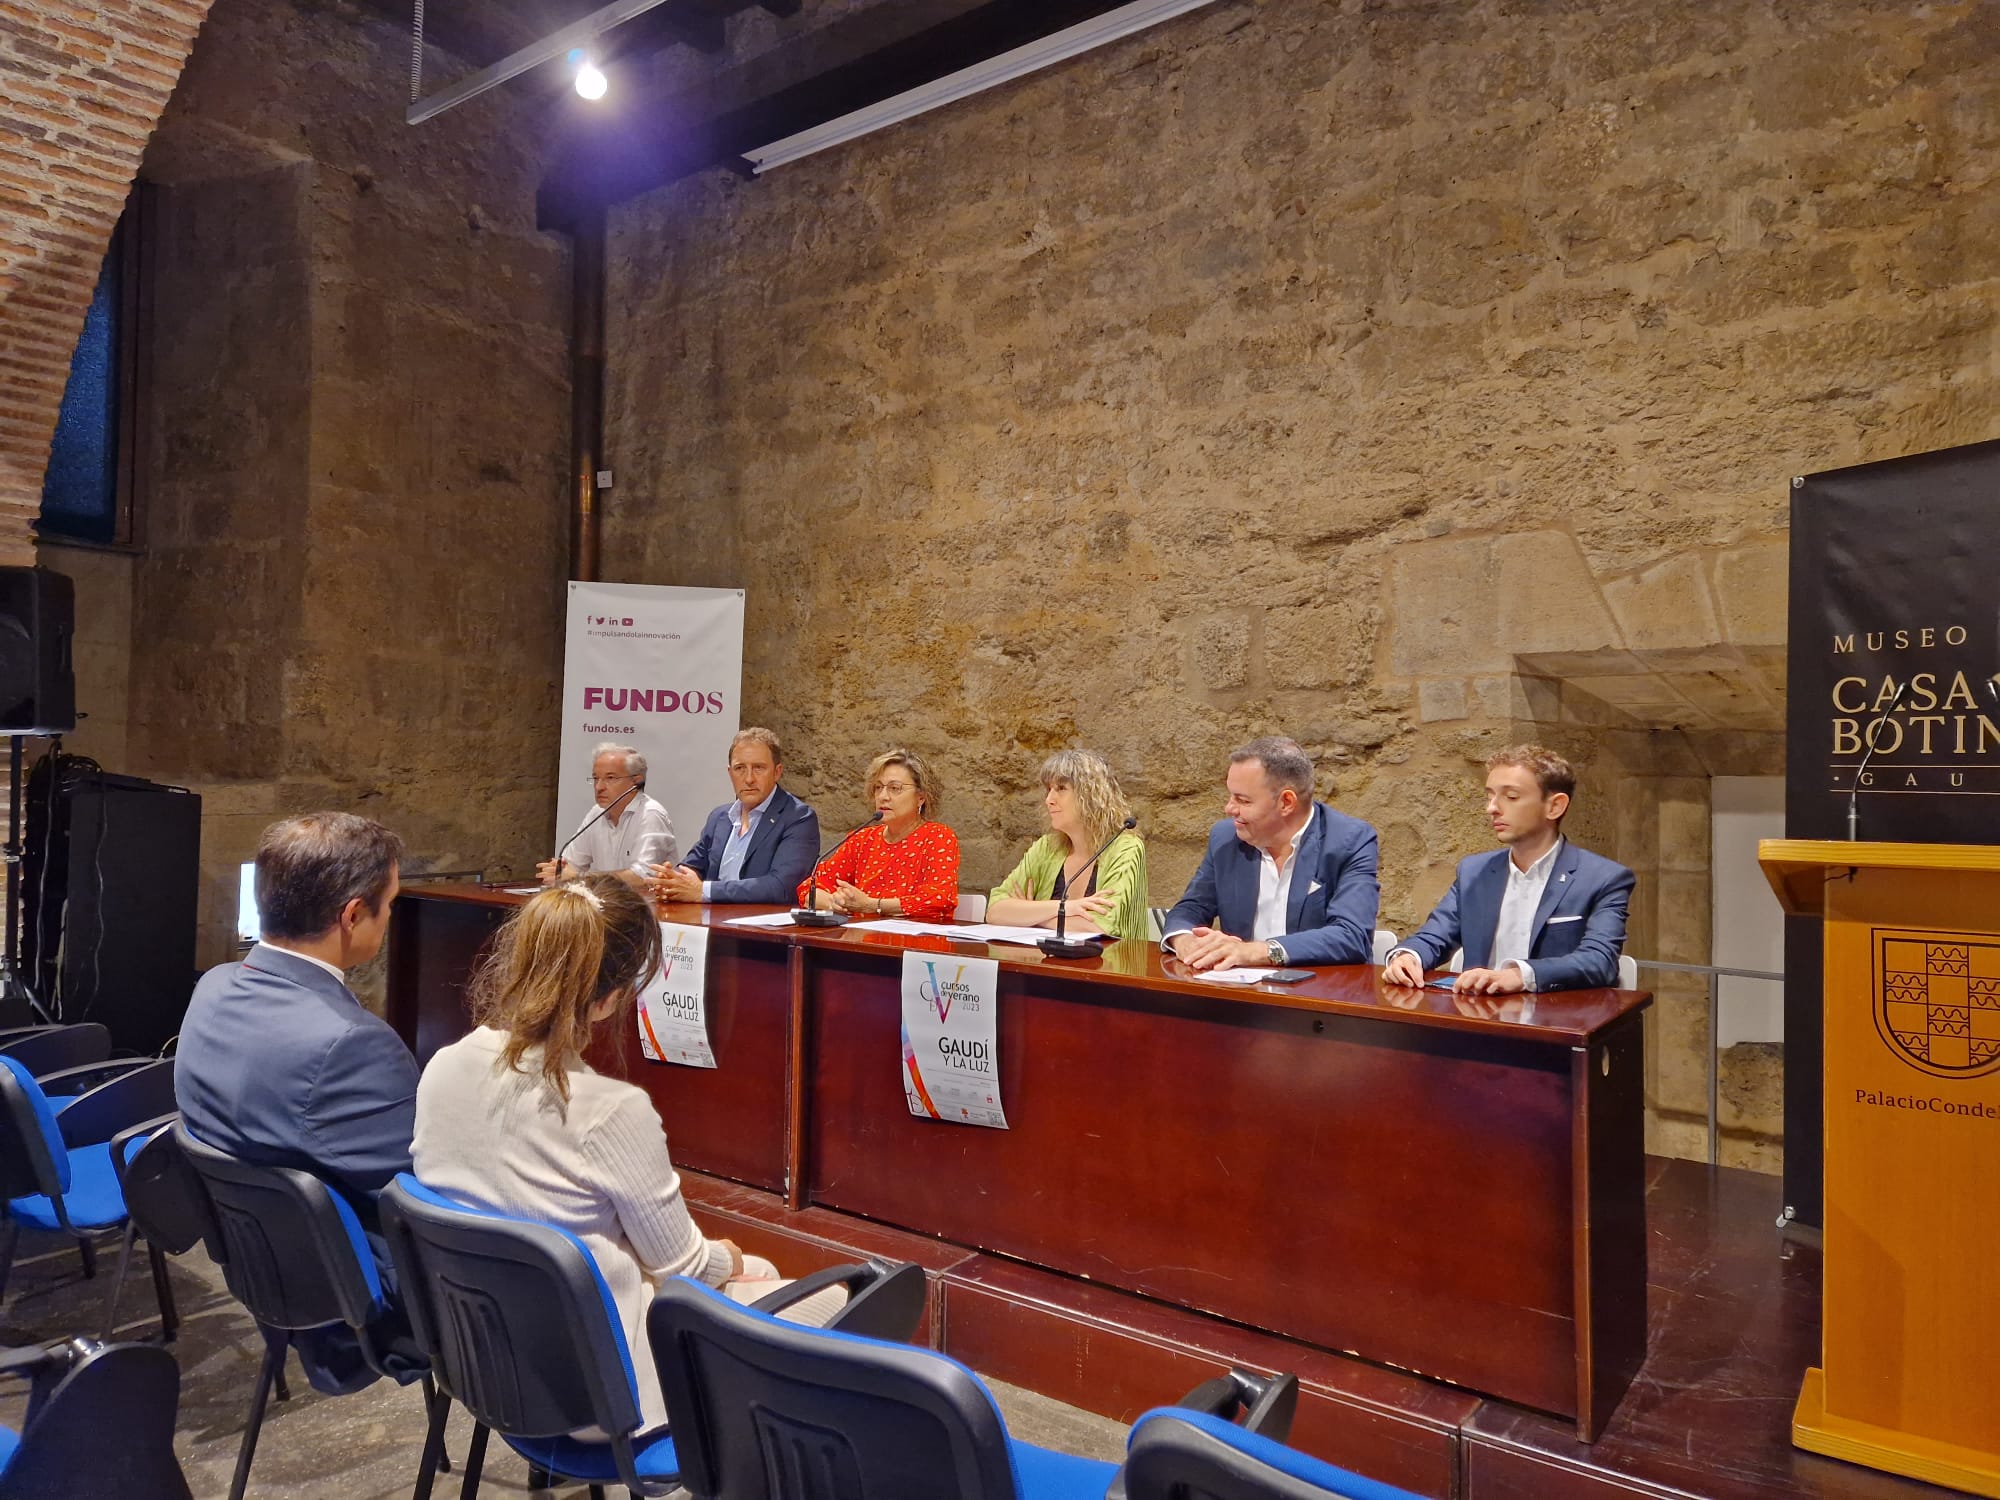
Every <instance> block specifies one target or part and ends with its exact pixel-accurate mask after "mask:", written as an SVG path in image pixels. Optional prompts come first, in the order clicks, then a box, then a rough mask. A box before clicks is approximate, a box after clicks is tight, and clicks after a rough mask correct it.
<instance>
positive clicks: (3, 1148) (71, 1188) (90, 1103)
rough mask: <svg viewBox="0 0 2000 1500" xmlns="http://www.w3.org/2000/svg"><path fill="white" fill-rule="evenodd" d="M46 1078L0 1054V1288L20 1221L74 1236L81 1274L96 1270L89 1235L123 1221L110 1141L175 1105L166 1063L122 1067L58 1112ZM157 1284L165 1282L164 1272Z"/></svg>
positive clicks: (166, 1308) (164, 1305)
mask: <svg viewBox="0 0 2000 1500" xmlns="http://www.w3.org/2000/svg"><path fill="white" fill-rule="evenodd" d="M70 1071H71V1072H73V1073H74V1072H78V1071H81V1070H77V1069H72V1070H70ZM56 1076H58V1077H59V1076H61V1075H56ZM47 1081H48V1080H42V1081H41V1082H38V1081H37V1080H36V1079H35V1078H34V1077H33V1076H32V1075H31V1074H30V1072H29V1071H28V1069H27V1067H26V1066H25V1065H24V1064H23V1063H21V1062H20V1061H19V1060H18V1059H16V1058H12V1057H5V1056H0V1196H4V1197H5V1199H6V1200H7V1209H6V1220H7V1222H6V1227H5V1229H4V1230H0V1293H4V1291H5V1288H6V1283H7V1277H8V1273H9V1272H10V1271H11V1270H12V1268H13V1263H14V1252H15V1249H16V1246H17V1245H18V1243H19V1239H20V1232H21V1227H22V1226H23V1225H27V1226H29V1227H31V1228H35V1229H44V1230H50V1231H53V1232H56V1233H60V1234H67V1235H69V1236H70V1237H72V1238H73V1239H75V1240H76V1242H77V1245H78V1248H79V1250H80V1252H81V1253H82V1255H83V1266H84V1274H85V1275H86V1276H90V1275H94V1274H95V1272H96V1259H95V1256H94V1254H93V1252H92V1249H91V1236H93V1235H95V1234H97V1233H100V1232H101V1231H104V1230H107V1229H117V1228H122V1227H123V1226H124V1224H125V1222H126V1210H125V1199H124V1196H123V1194H122V1193H121V1192H120V1191H119V1182H118V1174H117V1169H116V1168H115V1167H114V1166H113V1163H112V1155H111V1150H112V1141H113V1139H114V1138H115V1137H117V1136H119V1135H120V1134H122V1133H123V1132H126V1131H128V1130H129V1129H130V1128H131V1127H133V1126H135V1125H138V1124H141V1123H142V1122H144V1121H146V1120H149V1119H153V1118H156V1117H157V1116H159V1115H161V1114H164V1113H167V1112H169V1111H171V1110H172V1109H173V1107H174V1097H173V1095H174V1065H173V1064H172V1063H171V1062H152V1063H147V1064H145V1065H143V1066H140V1067H137V1068H129V1069H127V1070H126V1071H124V1072H123V1073H121V1074H120V1075H119V1076H117V1077H114V1078H113V1079H112V1080H111V1081H110V1082H108V1083H102V1084H99V1085H98V1086H96V1087H95V1088H91V1089H89V1090H87V1091H86V1092H85V1093H83V1094H81V1095H79V1096H78V1097H76V1098H74V1099H72V1100H71V1101H70V1102H69V1103H68V1104H66V1105H64V1106H63V1107H62V1108H61V1109H60V1111H58V1109H57V1107H56V1105H55V1104H54V1103H53V1102H52V1101H51V1100H50V1099H49V1097H48V1095H47V1094H45V1093H44V1092H43V1083H45V1082H47ZM159 1285H160V1286H162V1287H164V1285H165V1282H164V1279H162V1281H161V1282H160V1283H159ZM114 1291H115V1288H114ZM171 1295H172V1294H171V1293H170V1292H167V1293H165V1294H164V1295H163V1300H162V1301H161V1304H160V1315H161V1317H162V1319H170V1318H171V1316H172V1313H171V1307H172V1302H171ZM112 1310H113V1311H115V1309H112Z"/></svg>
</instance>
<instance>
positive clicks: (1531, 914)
mask: <svg viewBox="0 0 2000 1500" xmlns="http://www.w3.org/2000/svg"><path fill="white" fill-rule="evenodd" d="M1575 791H1576V772H1575V771H1574V770H1572V769H1571V768H1570V764H1569V762H1568V761H1566V760H1564V759H1563V758H1562V757H1561V756H1560V755H1557V754H1556V753H1555V752H1554V751H1552V750H1545V749H1543V748H1542V747H1541V746H1540V745H1516V746H1515V747H1513V748H1512V749H1511V750H1502V751H1500V752H1499V753H1498V754H1497V755H1495V756H1493V757H1492V758H1491V759H1490V760H1488V761H1487V762H1486V816H1487V818H1488V819H1489V820H1490V821H1491V823H1492V824H1493V836H1494V837H1495V838H1497V839H1499V840H1500V844H1501V847H1500V848H1498V849H1496V850H1493V851H1492V852H1491V853H1487V854H1475V855H1472V856H1471V857H1470V858H1468V859H1464V860H1461V861H1460V862H1459V866H1458V878H1457V879H1455V880H1454V881H1453V882H1452V885H1451V889H1450V890H1448V891H1446V892H1445V896H1444V900H1442V901H1440V902H1439V903H1438V905H1437V910H1436V911H1434V912H1432V913H1431V915H1430V920H1428V921H1427V922H1425V923H1424V925H1423V926H1422V927H1421V928H1419V929H1418V930H1417V932H1416V933H1414V934H1413V935H1412V936H1411V938H1410V940H1409V941H1408V942H1407V943H1405V944H1404V945H1403V946H1402V947H1400V948H1398V949H1396V950H1395V951H1394V952H1393V953H1391V954H1390V955H1389V958H1388V961H1387V962H1386V963H1385V964H1384V965H1383V966H1382V977H1383V978H1384V979H1386V980H1387V981H1389V983H1391V984H1407V985H1419V984H1422V983H1423V982H1424V970H1426V969H1435V968H1437V967H1438V966H1439V965H1441V964H1443V963H1444V961H1445V960H1446V958H1448V957H1449V956H1450V954H1451V951H1452V950H1453V949H1454V948H1459V947H1463V948H1464V949H1465V971H1464V972H1463V973H1461V974H1460V975H1459V976H1458V981H1457V984H1456V986H1455V988H1457V989H1458V990H1459V991H1460V992H1461V993H1464V994H1473V995H1512V994H1516V993H1518V992H1520V991H1522V990H1574V989H1589V988H1593V987H1596V986H1600V985H1607V986H1608V985H1615V984H1616V983H1617V982H1618V955H1619V953H1620V952H1621V951H1622V950H1623V949H1624V947H1625V906H1626V903H1627V902H1628V901H1629V900H1630V899H1631V895H1632V886H1633V884H1634V879H1633V875H1632V872H1631V871H1630V870H1628V869H1626V868H1625V867H1624V866H1623V865H1621V864H1617V863H1615V862H1613V861H1611V860H1608V859H1605V858H1604V857H1603V856H1601V855H1597V854H1592V853H1590V852H1589V851H1588V850H1585V849H1579V848H1577V847H1576V845H1574V844H1572V843H1571V842H1570V841H1569V840H1568V839H1566V838H1564V837H1563V834H1562V820H1563V814H1564V813H1566V812H1568V811H1569V803H1570V797H1571V796H1572V795H1573V794H1574V793H1575Z"/></svg>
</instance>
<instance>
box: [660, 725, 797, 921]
mask: <svg viewBox="0 0 2000 1500" xmlns="http://www.w3.org/2000/svg"><path fill="white" fill-rule="evenodd" d="M784 774H785V763H784V755H783V753H782V751H781V750H780V749H779V747H778V737H777V736H776V735H775V734H773V733H771V731H770V730H768V729H761V728H750V729H745V730H741V731H739V732H738V733H737V736H736V738H735V739H733V740H731V741H730V742H729V782H730V785H731V786H733V787H735V788H736V800H735V801H734V802H732V803H730V804H729V805H728V806H726V807H718V808H717V809H716V810H715V811H714V812H712V813H710V814H709V815H708V823H707V825H706V826H704V827H703V829H702V830H701V837H700V838H699V839H698V840H696V842H695V846H694V847H693V848H692V849H690V850H688V855H687V858H686V859H685V860H683V861H682V862H681V863H680V864H678V865H673V866H668V865H655V866H653V872H654V873H653V879H652V881H651V883H650V889H651V891H652V894H653V895H654V896H656V897H659V898H661V899H663V900H667V901H700V902H703V903H705V904H710V905H716V904H724V903H739V904H755V905H765V906H789V905H790V904H791V903H792V901H793V899H794V897H795V896H796V894H797V892H798V888H799V886H800V884H801V883H803V882H804V880H805V878H806V876H808V875H809V874H811V873H812V867H813V862H814V861H815V860H817V859H818V858H819V814H818V813H816V812H814V811H813V810H812V808H811V806H809V805H808V804H806V803H804V802H801V801H799V799H798V798H796V797H794V796H793V795H792V794H791V793H790V792H788V791H786V790H785V789H784V788H783V787H781V786H779V785H778V778H779V777H780V776H782V775H784Z"/></svg>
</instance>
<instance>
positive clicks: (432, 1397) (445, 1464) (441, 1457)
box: [424, 1375, 451, 1474]
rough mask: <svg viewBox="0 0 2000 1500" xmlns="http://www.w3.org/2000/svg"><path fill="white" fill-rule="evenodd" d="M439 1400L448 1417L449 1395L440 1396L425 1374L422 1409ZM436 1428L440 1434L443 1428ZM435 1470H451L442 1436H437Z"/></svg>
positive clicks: (435, 1403) (443, 1472)
mask: <svg viewBox="0 0 2000 1500" xmlns="http://www.w3.org/2000/svg"><path fill="white" fill-rule="evenodd" d="M440 1401H441V1402H443V1403H444V1414H445V1415H446V1416H447V1417H449V1416H450V1415H451V1397H449V1396H440V1395H439V1394H438V1388H437V1385H436V1384H435V1383H434V1382H433V1381H432V1380H431V1378H430V1376H428V1375H426V1376H425V1377H424V1410H425V1411H426V1412H428V1411H430V1410H431V1409H432V1408H433V1407H434V1406H436V1405H437V1403H439V1402H440ZM438 1430H439V1432H440V1434H442V1432H443V1430H444V1429H442V1428H439V1429H438ZM437 1471H438V1473H440V1474H449V1473H450V1472H451V1450H450V1449H449V1448H447V1447H445V1445H444V1438H443V1437H442V1436H440V1437H439V1438H438V1463H437Z"/></svg>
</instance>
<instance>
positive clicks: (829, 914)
mask: <svg viewBox="0 0 2000 1500" xmlns="http://www.w3.org/2000/svg"><path fill="white" fill-rule="evenodd" d="M881 821H882V814H881V813H879V812H878V813H876V814H875V816H874V817H872V818H870V819H869V820H868V821H867V822H866V823H863V824H862V825H861V828H873V827H874V826H875V825H876V824H877V823H879V822H881ZM861 828H850V829H849V830H848V831H847V833H846V835H845V836H844V837H843V838H842V839H841V841H840V842H839V843H837V844H835V845H834V846H833V847H832V848H831V849H829V850H827V851H826V853H825V854H823V855H821V856H820V858H819V861H818V863H816V864H815V865H814V866H813V868H812V879H811V881H810V882H808V884H807V885H806V904H805V905H804V906H795V907H793V908H792V925H793V926H794V927H840V926H842V925H844V924H845V923H846V922H847V921H848V915H847V913H846V912H844V911H821V910H820V909H819V872H820V870H821V869H822V868H823V867H824V866H825V864H826V862H827V861H828V860H830V859H832V858H833V857H834V855H836V854H838V853H840V851H841V850H842V849H844V848H845V847H846V846H847V840H848V839H851V838H853V837H854V835H855V834H857V833H859V832H861Z"/></svg>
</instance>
